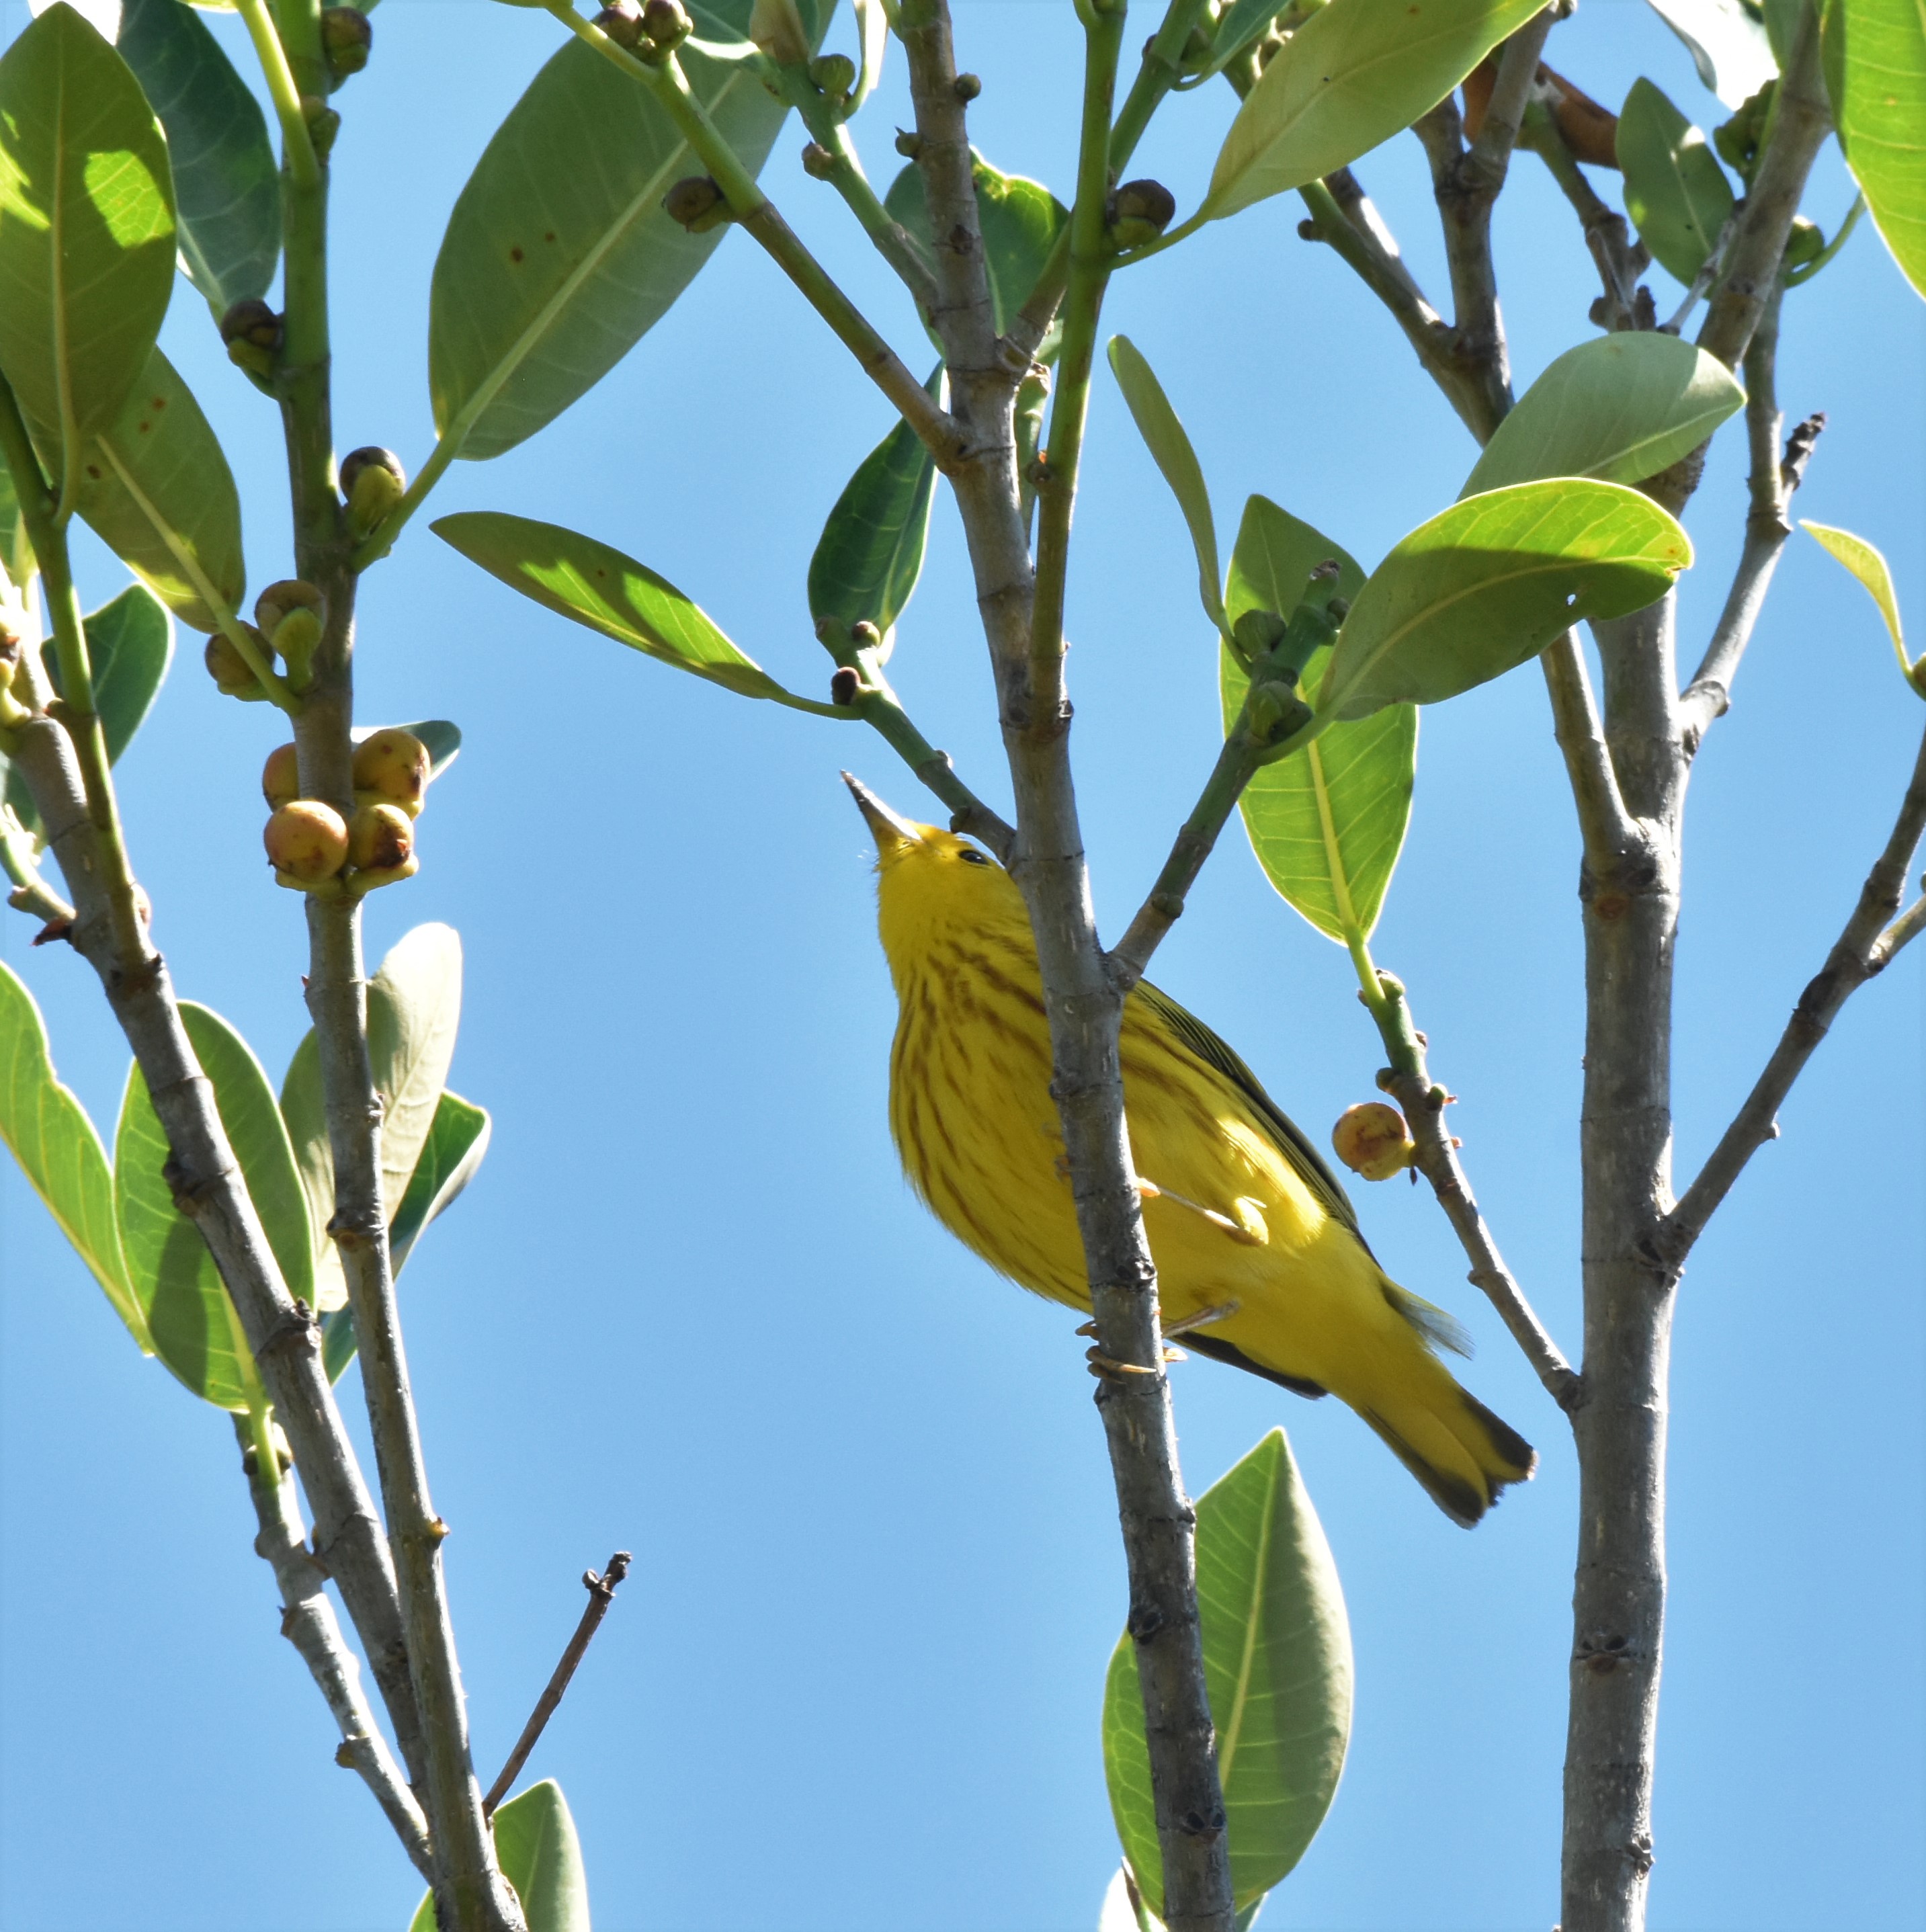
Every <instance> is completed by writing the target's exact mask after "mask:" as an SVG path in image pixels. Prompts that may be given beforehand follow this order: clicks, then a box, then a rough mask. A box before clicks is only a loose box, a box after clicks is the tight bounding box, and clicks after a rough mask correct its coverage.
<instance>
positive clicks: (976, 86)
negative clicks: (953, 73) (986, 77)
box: [952, 74, 983, 107]
mask: <svg viewBox="0 0 1926 1932" xmlns="http://www.w3.org/2000/svg"><path fill="white" fill-rule="evenodd" d="M952 86H953V88H954V89H955V91H956V98H957V99H958V100H959V101H962V103H963V104H965V106H966V107H967V106H968V104H970V103H971V101H974V100H975V99H976V98H977V95H980V94H981V93H982V92H983V83H982V82H981V81H980V80H978V79H977V77H976V76H975V75H974V74H959V75H958V76H957V77H956V80H955V81H954V82H953V83H952Z"/></svg>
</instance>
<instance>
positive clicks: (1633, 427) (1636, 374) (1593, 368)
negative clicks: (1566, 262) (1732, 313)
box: [1459, 330, 1745, 496]
mask: <svg viewBox="0 0 1926 1932" xmlns="http://www.w3.org/2000/svg"><path fill="white" fill-rule="evenodd" d="M1744 407H1745V391H1744V390H1743V389H1741V388H1740V387H1739V385H1738V383H1736V382H1735V381H1734V380H1733V374H1732V371H1730V369H1728V368H1727V367H1726V366H1725V365H1724V363H1723V362H1721V361H1720V360H1719V359H1718V357H1717V356H1708V355H1707V354H1706V352H1705V351H1704V350H1703V349H1695V348H1694V347H1693V346H1692V344H1691V343H1689V342H1682V341H1679V338H1678V337H1676V335H1658V334H1642V333H1640V332H1637V331H1629V330H1628V331H1627V332H1625V333H1624V334H1622V335H1601V336H1595V337H1594V338H1592V341H1589V342H1582V343H1580V344H1579V346H1578V347H1577V348H1576V349H1568V350H1566V351H1565V353H1564V354H1563V355H1562V356H1559V357H1558V358H1557V359H1556V360H1555V361H1554V362H1552V364H1551V365H1550V367H1549V368H1547V369H1546V371H1545V372H1544V374H1543V375H1541V377H1539V378H1538V380H1537V381H1536V382H1535V383H1533V384H1532V386H1531V387H1530V388H1529V389H1527V390H1526V392H1525V393H1524V395H1522V396H1520V398H1519V399H1518V401H1517V404H1516V405H1515V407H1514V408H1513V409H1512V410H1511V413H1510V414H1509V415H1508V416H1506V417H1505V420H1504V421H1503V422H1502V423H1500V424H1499V426H1498V431H1497V433H1496V434H1495V435H1494V436H1493V438H1492V440H1490V442H1489V443H1487V444H1486V445H1485V447H1484V455H1481V457H1480V458H1478V461H1477V463H1475V465H1474V466H1472V473H1471V475H1469V476H1468V477H1467V478H1466V479H1465V487H1464V488H1463V490H1460V492H1459V494H1460V496H1478V495H1479V494H1481V493H1482V492H1484V491H1485V490H1502V489H1503V488H1505V487H1506V486H1507V485H1508V484H1513V483H1532V482H1536V481H1538V479H1539V478H1541V477H1547V476H1590V477H1594V478H1597V479H1598V481H1600V482H1602V483H1637V482H1639V481H1642V480H1643V478H1646V477H1648V476H1655V475H1658V472H1660V471H1661V469H1669V468H1670V466H1671V465H1672V464H1673V463H1676V462H1677V461H1678V460H1679V458H1681V457H1683V456H1687V455H1690V454H1691V452H1693V451H1694V450H1695V449H1697V448H1698V447H1699V446H1700V444H1701V443H1703V442H1704V441H1705V440H1706V438H1707V437H1709V436H1710V435H1711V434H1712V432H1713V431H1715V429H1717V428H1718V426H1719V425H1720V424H1721V423H1722V422H1724V421H1725V419H1727V417H1728V416H1730V415H1732V414H1733V412H1734V411H1735V410H1740V409H1742V408H1744Z"/></svg>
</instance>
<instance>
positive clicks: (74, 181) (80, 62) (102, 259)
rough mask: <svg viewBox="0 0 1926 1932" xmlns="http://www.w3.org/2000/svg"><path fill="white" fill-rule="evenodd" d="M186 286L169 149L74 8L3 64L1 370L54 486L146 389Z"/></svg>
mask: <svg viewBox="0 0 1926 1932" xmlns="http://www.w3.org/2000/svg"><path fill="white" fill-rule="evenodd" d="M173 287H174V194H173V187H172V181H171V178H170V177H169V172H168V166H167V143H166V139H164V138H163V136H162V134H161V132H160V127H159V126H158V124H157V123H156V122H155V121H154V113H153V110H152V109H151V108H150V107H148V104H147V99H146V97H145V95H143V94H142V92H141V91H140V83H139V81H137V80H135V79H134V77H133V74H132V73H131V72H130V71H129V69H128V67H127V63H126V62H124V60H122V59H121V57H120V55H118V54H117V53H116V52H115V51H114V50H113V48H112V47H111V46H110V45H109V44H108V43H107V41H105V40H103V39H102V38H101V36H100V35H99V34H98V33H96V32H95V31H94V29H93V28H92V27H91V26H89V24H88V23H87V22H86V21H85V20H83V19H82V18H81V17H80V15H79V14H78V13H76V12H75V11H74V9H73V8H72V7H69V6H66V5H58V6H55V7H49V9H48V10H46V12H45V13H43V14H42V15H41V16H40V18H39V19H38V20H35V21H34V23H33V24H32V25H31V26H29V27H28V28H27V29H26V31H25V32H24V33H23V34H21V35H20V37H19V39H17V40H15V41H14V43H13V45H12V46H10V47H9V48H8V49H7V52H6V55H5V58H0V368H4V369H5V371H6V374H7V380H8V381H10V383H12V384H13V389H14V392H15V394H16V395H18V397H19V398H20V407H21V409H22V410H23V413H25V415H26V418H27V420H28V423H29V424H30V425H31V426H32V427H33V428H34V432H35V434H36V436H37V437H38V438H39V440H40V443H41V444H42V446H43V449H45V450H46V451H47V452H49V453H51V455H52V456H53V458H55V460H54V463H53V469H54V471H55V476H56V478H57V479H58V477H59V476H60V475H62V473H63V471H65V472H66V473H68V474H71V472H72V470H73V469H74V466H75V464H76V463H77V461H78V460H79V458H80V454H81V452H82V451H83V449H84V448H85V446H86V442H87V440H88V439H89V437H91V436H92V434H94V432H95V431H96V430H98V429H101V428H104V427H105V426H106V425H107V424H109V423H111V422H113V420H114V419H115V417H116V416H118V413H119V412H120V409H121V404H123V403H124V402H125V401H127V397H128V395H129V392H130V391H131V390H132V389H133V387H134V386H135V384H136V383H138V382H139V381H140V380H141V378H142V371H143V369H144V368H145V365H146V362H147V358H148V351H149V350H151V349H152V348H153V347H154V338H155V337H156V336H157V335H158V334H159V333H160V319H161V317H163V316H164V315H165V314H166V312H167V300H168V297H169V296H170V295H171V294H172V292H173Z"/></svg>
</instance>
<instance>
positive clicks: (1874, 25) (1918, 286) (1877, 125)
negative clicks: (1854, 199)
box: [1820, 0, 1926, 296]
mask: <svg viewBox="0 0 1926 1932" xmlns="http://www.w3.org/2000/svg"><path fill="white" fill-rule="evenodd" d="M1820 19H1821V22H1822V30H1823V34H1824V38H1823V40H1822V42H1821V47H1822V51H1823V54H1824V56H1825V65H1826V88H1827V90H1828V92H1830V94H1831V95H1832V113H1833V118H1834V120H1835V122H1836V123H1837V124H1838V129H1839V145H1840V146H1841V148H1843V150H1844V151H1845V154H1846V166H1848V167H1849V168H1850V169H1852V175H1853V178H1854V179H1855V180H1856V181H1858V184H1859V186H1860V187H1861V190H1863V191H1864V194H1865V197H1866V205H1867V208H1868V209H1869V210H1870V211H1871V214H1872V217H1873V226H1875V227H1876V228H1877V229H1878V230H1879V235H1880V237H1881V239H1882V240H1883V241H1884V242H1885V245H1886V246H1887V247H1888V248H1890V249H1891V251H1892V257H1893V260H1894V261H1895V262H1897V263H1898V264H1899V267H1900V273H1901V274H1902V275H1904V276H1905V278H1906V280H1907V281H1909V282H1910V283H1911V284H1912V287H1913V289H1914V291H1915V293H1918V294H1919V295H1921V296H1926V12H1922V11H1921V8H1920V6H1919V5H1918V0H1829V5H1826V7H1824V8H1823V9H1822V10H1821V13H1820Z"/></svg>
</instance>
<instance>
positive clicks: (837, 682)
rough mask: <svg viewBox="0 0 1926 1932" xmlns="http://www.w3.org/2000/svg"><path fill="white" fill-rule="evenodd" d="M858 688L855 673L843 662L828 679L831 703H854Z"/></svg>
mask: <svg viewBox="0 0 1926 1932" xmlns="http://www.w3.org/2000/svg"><path fill="white" fill-rule="evenodd" d="M858 689H859V679H858V678H857V676H856V673H855V672H854V671H853V670H850V667H849V666H848V665H847V664H844V665H843V666H842V667H841V669H840V670H838V671H837V673H836V674H835V676H833V677H832V678H831V679H829V702H830V703H832V704H853V703H855V702H856V692H857V690H858Z"/></svg>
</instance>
